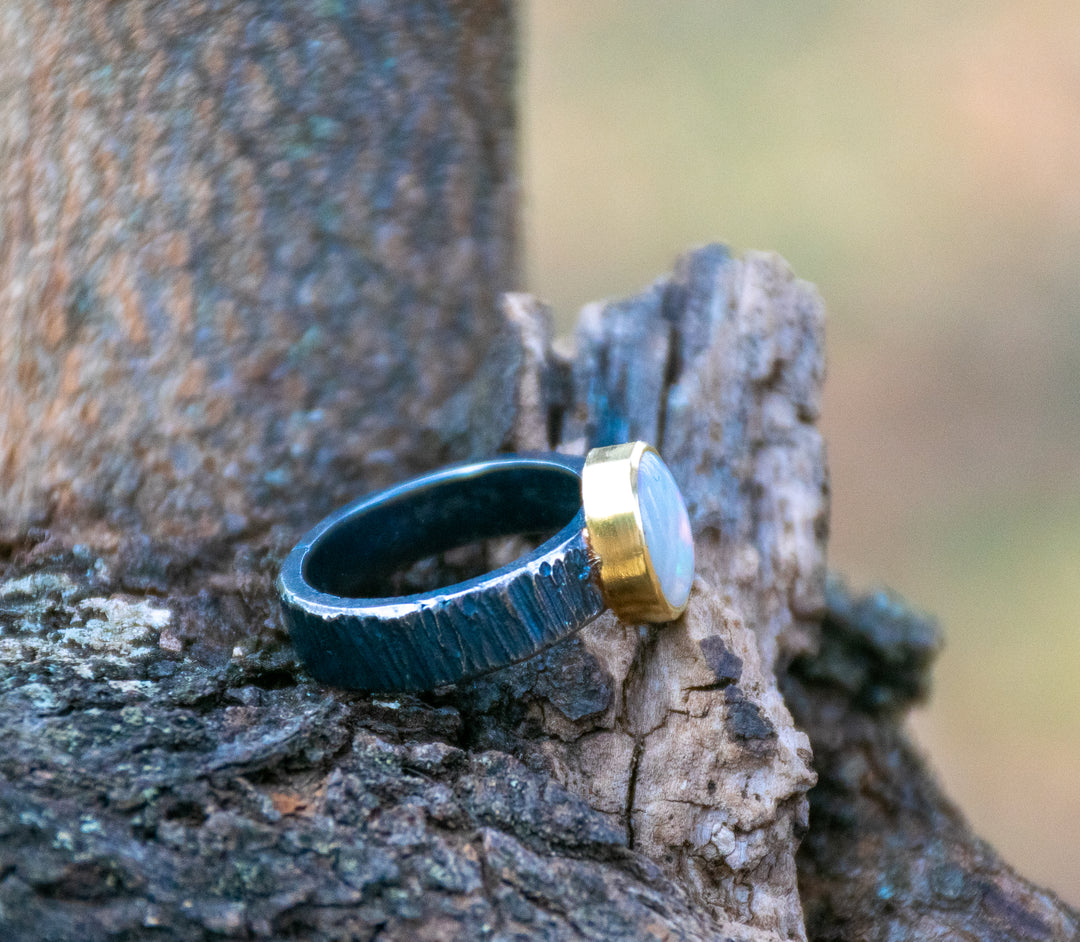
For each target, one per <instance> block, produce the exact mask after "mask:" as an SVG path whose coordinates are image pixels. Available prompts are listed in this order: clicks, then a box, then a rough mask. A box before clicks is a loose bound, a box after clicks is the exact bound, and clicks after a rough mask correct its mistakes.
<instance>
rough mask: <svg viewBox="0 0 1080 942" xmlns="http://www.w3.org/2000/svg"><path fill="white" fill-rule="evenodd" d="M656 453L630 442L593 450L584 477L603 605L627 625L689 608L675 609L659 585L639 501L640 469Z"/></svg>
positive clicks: (671, 615)
mask: <svg viewBox="0 0 1080 942" xmlns="http://www.w3.org/2000/svg"><path fill="white" fill-rule="evenodd" d="M648 452H652V453H653V454H654V455H656V457H657V458H659V459H660V460H661V461H663V460H664V459H663V458H662V457H661V456H660V453H659V452H658V451H657V450H656V449H655V448H653V447H652V445H650V444H648V442H641V441H637V442H625V443H624V444H621V445H608V446H605V447H603V448H594V449H592V450H591V451H590V452H589V453H588V455H586V457H585V467H584V469H583V470H582V473H581V500H582V504H583V505H584V507H585V538H586V541H587V542H588V544H589V549H590V550H591V552H592V554H593V556H594V557H595V559H596V561H597V564H598V567H597V568H598V569H599V573H600V589H601V591H602V592H603V595H604V600H605V601H606V602H607V604H608V605H609V606H610V608H611V610H612V611H613V612H615V614H616V615H618V616H619V617H620V618H622V619H623V620H624V621H631V622H643V621H646V622H667V621H672V620H674V619H676V618H678V617H679V616H680V615H681V614H682V613H683V612H684V611H685V610H686V604H685V603H684V604H683V605H681V606H679V607H676V606H674V605H672V604H671V603H670V602H669V601H668V599H667V596H666V595H664V590H663V588H662V587H661V585H660V579H659V577H658V576H657V574H656V568H655V567H654V566H653V561H652V557H651V556H650V555H649V550H648V547H647V546H646V545H645V526H644V524H643V522H642V519H641V507H640V504H639V502H638V466H639V465H640V464H641V459H642V457H644V455H645V454H646V453H648Z"/></svg>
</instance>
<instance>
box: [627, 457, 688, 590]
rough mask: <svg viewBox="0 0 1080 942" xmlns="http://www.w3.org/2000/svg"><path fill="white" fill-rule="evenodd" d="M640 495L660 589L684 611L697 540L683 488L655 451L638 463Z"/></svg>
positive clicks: (646, 546) (642, 512) (640, 507)
mask: <svg viewBox="0 0 1080 942" xmlns="http://www.w3.org/2000/svg"><path fill="white" fill-rule="evenodd" d="M637 495H638V507H639V509H640V510H641V522H642V525H643V526H644V528H645V548H646V549H647V550H648V552H649V558H650V559H651V560H652V564H653V568H654V569H655V570H656V575H657V577H658V578H659V580H660V588H661V590H663V593H664V596H665V597H666V598H667V600H668V603H669V604H670V605H672V606H674V607H675V608H682V606H683V605H685V604H686V600H687V599H688V598H689V597H690V585H691V583H692V582H693V581H694V537H693V534H692V533H691V532H690V516H689V515H688V514H687V512H686V504H685V503H684V502H683V497H682V494H681V493H680V492H679V485H678V484H676V483H675V479H674V478H673V477H672V476H671V472H670V471H669V470H668V469H667V465H665V464H664V462H663V461H661V460H660V458H659V457H657V455H656V454H655V453H654V452H651V451H647V452H645V454H644V455H642V457H641V461H640V463H639V464H638V472H637Z"/></svg>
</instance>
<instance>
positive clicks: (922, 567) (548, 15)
mask: <svg viewBox="0 0 1080 942" xmlns="http://www.w3.org/2000/svg"><path fill="white" fill-rule="evenodd" d="M522 30H523V43H522V47H523V52H524V62H523V66H524V68H523V81H522V87H521V96H522V110H521V114H522V132H523V140H524V148H523V152H522V171H523V177H524V205H525V232H524V235H525V262H526V271H525V283H526V286H527V287H528V288H529V289H530V290H532V291H534V292H535V293H537V294H540V295H541V296H543V297H544V298H546V299H548V300H549V301H550V302H551V303H552V304H553V305H554V306H555V309H556V312H557V317H558V321H559V326H560V329H561V330H563V331H564V332H568V331H569V330H570V329H571V325H572V323H573V320H574V318H575V316H576V311H577V310H578V308H579V307H580V306H581V305H582V304H583V303H584V302H585V301H588V300H593V299H596V298H601V297H609V296H621V295H626V294H629V293H633V292H635V291H637V290H638V289H640V288H641V287H642V286H643V285H645V284H647V283H648V282H649V281H650V280H651V279H652V278H653V277H654V276H656V275H658V274H660V273H662V272H666V271H668V270H669V269H670V266H671V262H672V260H673V258H674V256H675V255H676V254H677V253H679V252H680V251H682V250H683V249H685V248H687V247H689V246H691V245H694V244H698V243H702V242H707V241H716V240H718V241H723V242H726V243H728V244H729V245H731V246H733V247H734V248H736V249H737V250H741V249H746V248H762V249H773V250H775V251H777V252H779V253H781V254H782V255H783V256H784V257H785V258H787V260H788V261H789V262H790V263H791V265H792V267H793V268H794V269H795V272H796V273H797V274H798V275H799V276H801V277H803V278H806V279H809V280H811V281H813V282H815V283H816V284H817V285H818V287H819V288H820V290H821V293H822V295H823V296H824V298H825V303H826V307H827V309H828V333H829V339H828V344H829V378H828V382H827V393H826V397H825V400H826V401H825V418H824V423H823V424H824V429H825V434H826V436H827V440H828V443H829V456H830V464H831V470H832V480H833V535H832V539H831V543H830V561H831V565H832V566H833V567H834V568H836V569H839V570H840V571H843V572H845V573H847V574H848V575H849V576H850V577H851V579H852V581H854V582H855V583H856V584H861V585H867V584H869V583H872V582H884V583H887V584H889V585H891V586H893V587H894V588H896V589H898V590H900V591H901V592H902V593H904V594H905V595H906V596H907V597H908V598H909V600H911V601H912V602H914V603H916V604H918V605H919V606H921V607H923V608H926V609H928V610H930V611H933V612H935V613H936V614H937V615H938V616H939V617H940V618H941V620H942V622H943V624H944V627H945V630H946V636H947V643H948V647H947V650H946V652H945V653H944V655H943V656H942V657H941V659H940V661H939V663H938V666H937V670H936V673H935V677H936V689H935V695H934V698H933V701H932V703H931V704H930V706H929V707H928V708H926V709H925V710H923V711H920V713H919V714H918V715H916V716H915V717H914V718H913V721H912V728H913V730H914V733H915V735H916V737H917V739H918V740H919V742H920V743H921V744H922V745H923V747H924V748H925V750H926V752H927V753H928V754H929V757H930V761H931V762H932V764H933V766H934V767H935V768H936V770H937V771H938V773H939V775H940V777H941V779H942V780H943V782H944V784H945V786H946V788H947V790H948V791H949V793H950V794H951V795H952V797H953V798H954V799H955V800H956V801H957V803H958V804H959V805H960V806H961V808H962V809H963V810H964V812H965V813H966V814H967V816H968V818H969V819H970V820H971V822H972V823H973V825H974V826H975V828H976V829H977V831H978V832H979V833H980V834H981V835H982V836H984V837H986V838H988V839H989V840H990V841H991V842H992V843H994V844H995V845H996V846H997V847H998V849H999V850H1001V851H1002V853H1003V854H1004V855H1005V857H1006V858H1007V859H1008V860H1009V861H1010V862H1012V863H1013V864H1015V865H1016V866H1017V867H1018V868H1019V869H1020V870H1021V872H1023V873H1025V874H1026V875H1028V876H1030V877H1032V878H1034V879H1036V880H1038V881H1040V882H1042V883H1043V884H1045V885H1048V886H1050V887H1052V888H1054V889H1055V890H1057V892H1058V893H1059V894H1060V895H1061V896H1062V897H1064V898H1065V899H1066V900H1068V901H1070V902H1072V903H1074V904H1080V489H1078V486H1077V485H1078V483H1080V9H1078V8H1077V5H1076V2H1075V0H1046V2H1040V0H1034V2H1033V0H1004V2H994V0H982V2H978V3H976V2H962V0H961V2H954V3H949V4H942V3H940V2H931V0H914V2H912V0H905V2H899V0H894V2H867V0H862V2H856V0H834V2H801V3H791V2H779V0H680V2H678V3H672V2H660V0H592V2H590V3H587V4H578V3H567V2H559V0H531V2H527V3H525V4H524V5H523V7H522Z"/></svg>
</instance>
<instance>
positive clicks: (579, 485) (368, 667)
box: [278, 442, 694, 691]
mask: <svg viewBox="0 0 1080 942" xmlns="http://www.w3.org/2000/svg"><path fill="white" fill-rule="evenodd" d="M553 531H555V532H554V535H552V536H550V537H549V538H548V539H546V540H545V541H544V542H542V543H541V544H540V545H539V546H538V547H537V548H536V549H535V550H533V551H532V552H529V553H526V554H525V555H523V556H520V557H519V558H517V559H515V560H514V561H513V562H511V563H509V564H508V565H506V566H502V567H500V568H498V569H495V570H494V571H492V572H488V573H485V574H483V575H480V576H477V577H476V578H473V579H469V580H466V581H464V582H459V583H457V584H455V585H450V586H446V587H444V588H439V589H435V590H431V591H428V592H420V593H415V594H411V595H404V596H391V597H387V596H385V595H384V594H380V587H385V586H386V584H387V582H388V580H389V577H390V576H391V575H392V574H393V573H395V572H397V571H400V570H401V569H403V568H405V567H406V566H408V565H410V564H412V563H414V562H416V561H418V560H420V559H424V558H426V557H429V556H433V555H436V554H439V553H442V552H446V551H448V550H451V549H453V548H456V547H459V546H465V545H468V544H470V543H475V542H478V541H481V540H488V539H493V538H496V537H503V536H510V535H515V534H528V533H537V532H546V533H552V532H553ZM693 573H694V544H693V538H692V536H691V532H690V520H689V516H688V514H687V511H686V505H685V503H684V502H683V498H682V495H681V493H680V491H679V488H678V486H677V485H676V483H675V481H674V479H673V478H672V476H671V472H670V471H669V470H668V468H667V466H666V465H665V464H664V462H663V461H662V460H661V458H660V456H659V455H658V454H657V453H656V451H655V450H654V449H653V448H652V447H650V446H649V445H647V444H646V443H644V442H629V443H626V444H621V445H612V446H608V447H604V448H595V449H593V450H592V451H590V452H589V454H588V456H587V457H586V458H584V459H582V458H579V457H574V456H570V455H561V454H547V455H503V456H499V457H497V458H492V459H490V460H487V461H474V462H467V463H464V464H458V465H454V466H452V467H448V468H444V469H442V470H440V471H435V472H433V473H431V474H426V475H423V476H422V477H418V478H414V479H413V480H411V481H406V482H405V483H403V484H399V485H397V486H395V487H392V488H389V489H388V490H385V491H381V492H379V493H377V494H373V495H370V496H367V497H362V498H360V499H359V500H356V501H354V502H353V503H351V504H348V505H347V506H345V507H343V508H342V509H341V510H339V511H337V512H336V513H333V514H331V515H330V516H329V517H327V518H326V519H325V520H323V521H322V522H321V523H319V524H318V525H317V526H315V527H314V528H313V529H312V530H311V531H310V532H308V533H307V534H306V535H305V536H304V537H303V539H301V540H300V542H299V543H298V544H297V545H296V547H295V548H294V549H293V550H292V552H291V553H290V554H289V556H288V558H287V559H286V560H285V563H284V565H283V566H282V570H281V574H280V576H279V579H278V591H279V593H280V595H281V603H282V611H283V614H284V618H285V622H286V624H287V625H288V628H289V632H290V635H291V637H292V640H293V644H294V645H295V646H296V649H297V651H298V652H299V654H300V656H301V658H302V659H303V661H304V663H305V664H306V665H307V667H308V669H309V670H310V671H311V673H312V674H313V675H314V676H315V677H316V678H317V679H318V680H321V681H323V682H325V683H328V684H333V685H335V686H340V687H349V688H354V689H360V690H370V691H405V690H414V691H415V690H430V689H433V688H435V687H439V686H443V685H445V684H453V683H458V682H460V681H463V680H469V679H470V678H474V677H477V676H479V675H481V674H485V673H487V672H489V671H493V670H496V669H498V668H500V667H505V666H507V665H509V664H513V663H515V662H517V661H521V660H524V659H525V658H528V657H530V656H532V655H534V654H536V653H538V652H539V651H542V650H543V649H544V648H546V647H549V646H550V645H552V644H554V643H556V642H557V641H561V640H562V639H564V638H566V637H569V636H570V635H572V634H574V633H575V632H577V631H579V630H580V629H581V628H583V627H584V626H585V625H587V624H588V623H589V622H590V621H592V620H593V619H594V618H596V617H597V616H598V615H599V614H600V613H601V612H602V611H604V610H605V609H606V608H608V607H610V608H611V609H612V610H613V611H614V612H615V614H616V615H618V616H619V617H620V618H623V619H624V620H627V621H632V622H665V621H670V620H672V619H674V618H677V617H678V616H679V615H680V614H681V613H682V611H683V610H684V609H685V607H686V604H687V600H688V599H689V596H690V586H691V583H692V581H693Z"/></svg>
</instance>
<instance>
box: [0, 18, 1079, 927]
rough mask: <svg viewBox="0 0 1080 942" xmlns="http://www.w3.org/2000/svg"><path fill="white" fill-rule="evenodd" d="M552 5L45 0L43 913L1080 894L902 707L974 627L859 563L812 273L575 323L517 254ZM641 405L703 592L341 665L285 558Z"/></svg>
mask: <svg viewBox="0 0 1080 942" xmlns="http://www.w3.org/2000/svg"><path fill="white" fill-rule="evenodd" d="M512 29H513V20H512V15H511V11H510V10H509V8H508V7H507V6H506V5H504V4H499V3H492V4H464V3H454V2H449V0H447V2H441V3H440V2H436V0H424V2H415V0H409V2H405V3H396V4H390V3H380V2H372V3H365V4H358V5H356V6H355V7H354V6H352V5H346V4H340V3H336V2H331V0H323V2H318V3H311V2H309V3H292V2H279V3H276V4H272V5H255V4H250V3H239V2H233V3H228V2H226V3H221V4H209V3H205V2H197V0H174V2H171V3H165V4H161V3H149V2H146V0H133V2H129V3H125V4H112V3H106V2H103V0H102V2H98V0H87V2H85V3H81V4H57V5H53V6H52V7H49V8H46V7H45V6H44V5H40V4H35V3H32V2H31V0H17V2H15V3H11V4H8V5H7V6H6V7H5V8H4V10H3V11H2V12H0V48H3V50H4V57H3V59H2V60H0V89H2V92H0V94H2V99H0V108H2V109H3V111H2V114H3V117H4V121H3V124H2V126H0V158H2V160H3V164H2V167H0V186H2V187H3V189H2V199H3V203H2V204H0V205H2V209H0V212H2V213H3V232H4V236H3V244H2V247H0V292H2V293H0V324H2V326H3V336H4V337H5V342H4V343H3V345H2V346H0V396H2V397H3V398H2V400H0V415H2V418H0V422H2V423H4V424H3V425H0V429H2V435H0V461H2V465H0V515H2V519H3V521H4V530H5V532H6V534H7V536H6V543H5V547H6V550H5V556H4V559H3V562H2V563H0V565H2V571H0V628H2V633H0V743H2V750H0V929H2V934H3V937H4V938H5V939H64V940H66V939H88V940H93V939H106V938H170V939H171V938H175V939H189V938H190V939H198V938H204V937H207V936H210V935H220V936H226V937H237V938H305V939H310V938H318V939H323V938H325V939H331V938H357V939H368V938H375V937H379V938H383V939H406V938H407V939H421V940H423V939H447V938H468V939H471V938H489V937H490V938H498V939H512V938H548V939H584V938H590V939H596V938H606V939H642V938H654V939H671V938H678V939H723V938H737V939H753V940H779V939H802V938H805V936H806V928H809V930H810V934H811V936H812V937H814V938H822V939H866V938H888V939H923V938H935V937H937V938H941V937H952V936H963V937H970V938H979V939H982V938H985V939H991V938H1020V939H1028V938H1030V939H1068V938H1076V937H1077V934H1078V928H1077V925H1078V918H1077V915H1076V914H1075V913H1073V912H1071V911H1070V910H1069V909H1068V908H1067V907H1065V906H1064V905H1063V904H1061V903H1060V902H1059V901H1057V900H1056V899H1054V898H1053V897H1052V896H1051V895H1050V894H1047V893H1043V892H1040V891H1038V890H1035V889H1034V888H1032V887H1030V886H1029V885H1028V884H1026V883H1025V882H1024V881H1023V880H1021V879H1020V878H1018V877H1017V876H1015V874H1013V873H1012V872H1011V871H1010V870H1008V868H1007V867H1006V866H1005V865H1004V864H1002V863H1001V862H1000V861H999V860H998V859H997V858H996V857H995V855H994V854H993V852H992V851H990V850H989V848H987V847H986V846H985V845H984V844H982V843H981V842H979V841H978V840H977V839H976V838H975V837H974V836H972V835H971V834H970V832H969V831H968V830H967V828H966V826H965V825H964V824H963V822H962V820H961V819H960V818H959V816H958V815H957V814H956V813H955V811H953V810H952V809H951V808H950V806H949V805H948V803H947V802H946V800H945V799H944V798H943V797H942V796H941V795H940V793H939V792H938V791H937V790H936V788H934V786H933V783H932V782H931V781H930V779H929V778H928V777H927V776H926V773H925V772H924V770H923V769H922V767H921V765H920V764H919V762H918V760H917V759H916V758H915V757H914V756H913V754H912V752H911V750H910V747H908V746H907V745H906V743H905V742H904V740H903V735H902V733H901V732H900V729H899V722H900V719H901V718H902V714H903V709H904V708H905V707H906V705H907V704H908V703H910V702H911V700H912V699H914V698H916V697H917V696H919V695H921V694H922V692H923V691H924V689H925V686H926V671H927V669H928V664H929V661H930V658H931V655H932V652H933V650H935V647H936V644H937V639H936V634H935V631H934V629H933V628H932V626H930V625H929V624H927V623H926V622H925V621H922V620H920V619H918V618H917V617H915V616H913V615H911V614H909V613H907V612H906V610H903V609H902V608H900V607H898V606H897V605H896V604H893V603H889V604H884V603H883V602H882V599H881V598H880V597H875V598H874V599H871V600H868V601H863V602H856V601H853V600H852V599H851V598H850V597H849V596H848V595H847V594H846V593H845V592H844V591H843V590H842V589H841V588H840V587H838V586H836V585H831V586H830V587H829V590H828V592H826V585H825V566H824V559H825V541H826V535H827V477H826V470H825V463H824V453H823V447H822V442H821V437H820V434H819V432H818V430H817V427H816V424H815V423H816V419H817V414H818V402H819V396H820V389H821V382H822V376H823V346H822V327H823V313H822V307H821V304H820V301H819V300H818V298H817V296H816V294H815V292H814V291H813V289H812V288H811V287H810V286H808V285H806V284H805V283H803V282H800V281H798V280H797V279H795V278H794V277H793V276H792V275H791V273H790V272H789V270H788V269H787V267H786V266H785V265H784V263H783V262H782V261H781V260H779V259H778V258H776V257H775V256H768V255H750V256H747V257H746V258H744V259H736V258H733V257H732V256H731V255H730V254H729V253H728V252H726V251H725V250H724V249H723V248H721V247H718V246H713V247H708V248H705V249H701V250H698V251H696V252H693V253H690V254H688V255H687V256H685V257H684V258H683V259H682V260H681V261H680V262H679V263H678V265H677V268H676V271H675V273H674V274H673V275H672V276H671V277H668V278H663V279H660V280H659V281H657V282H656V283H655V284H654V285H653V286H652V287H651V288H650V289H648V290H647V291H645V292H644V293H642V294H641V295H639V296H638V297H635V298H632V299H630V300H628V301H625V302H619V303H612V304H606V305H595V306H592V307H590V308H587V309H586V311H585V312H584V313H583V316H582V320H581V324H580V326H579V329H578V335H577V349H576V353H575V354H574V355H573V357H572V358H564V357H562V356H560V355H558V354H556V353H555V352H554V351H553V350H552V346H551V336H550V331H551V328H550V321H549V319H548V318H547V315H546V313H545V311H544V310H543V308H542V307H541V306H540V305H539V304H538V303H537V302H536V301H534V300H532V299H530V298H528V297H526V296H523V295H507V296H505V297H503V298H502V300H501V301H500V300H499V299H498V298H499V292H500V290H504V289H506V288H509V287H511V286H512V283H513V278H514V269H513V265H514V239H513V235H514V225H513V223H514V216H513V213H514V201H513V196H514V186H515V184H514V175H513V156H514V153H513V113H512V98H511V86H510V83H511V78H512V74H513V37H512ZM632 438H644V439H647V440H649V441H651V442H653V443H654V444H656V445H657V446H658V447H660V448H661V450H662V451H663V453H664V455H665V458H666V460H667V462H668V464H669V465H670V467H671V469H672V471H673V473H674V475H675V477H676V479H677V480H678V481H679V482H680V484H681V486H682V487H683V489H684V493H685V494H686V497H687V502H688V506H689V509H690V513H691V520H692V524H693V527H694V531H695V538H696V543H697V551H698V560H699V565H698V578H697V580H696V582H695V586H694V592H693V595H692V598H691V602H690V606H689V608H688V610H687V612H686V614H685V615H684V616H683V617H682V618H681V619H679V620H678V621H677V622H674V623H672V624H670V625H666V626H662V627H642V626H635V625H626V624H623V623H621V622H619V621H618V620H617V619H615V618H614V617H613V616H611V615H610V614H608V615H605V616H602V617H601V618H600V619H599V620H598V621H596V622H594V623H593V624H592V625H590V626H589V627H587V628H586V629H585V630H583V631H582V632H581V633H580V634H579V635H578V636H577V637H575V638H572V639H570V640H568V641H565V642H563V643H561V644H559V645H557V646H555V647H553V648H551V649H549V650H548V651H546V652H544V653H543V654H541V655H538V656H537V657H535V658H533V659H532V660H530V661H527V662H525V663H523V664H520V665H516V666H514V667H511V668H507V669H505V670H503V671H500V672H498V673H496V674H494V675H491V676H489V677H487V678H484V679H482V680H480V681H478V682H475V683H471V684H468V685H462V686H460V687H457V688H453V687H451V688H445V689H442V690H439V691H435V692H433V693H431V694H425V695H423V696H419V697H413V696H408V697H395V698H386V697H378V696H375V697H372V696H367V695H361V694H355V693H348V692H342V691H335V690H329V689H326V688H322V687H319V686H318V685H316V684H314V683H312V682H311V681H310V680H308V679H307V678H306V676H305V674H304V672H303V669H302V668H301V666H300V665H299V664H298V663H297V662H296V660H295V658H294V655H293V653H292V650H291V648H290V647H289V645H288V639H287V637H285V635H284V633H283V630H282V628H281V624H280V621H279V618H278V614H277V602H276V599H275V596H274V590H273V580H274V577H275V575H276V571H277V567H278V565H279V564H280V561H281V559H282V558H283V556H284V554H285V552H287V550H288V548H289V547H290V545H291V544H292V542H293V541H294V540H295V539H296V538H297V537H298V536H299V535H300V533H301V532H302V531H303V530H304V529H306V528H307V526H309V525H310V524H312V523H314V522H315V521H316V520H317V519H318V517H319V516H320V515H321V514H322V513H324V512H325V511H327V510H328V509H330V508H332V507H333V506H335V505H337V504H339V503H341V502H343V501H345V500H347V499H349V498H351V497H353V496H356V495H357V494H358V493H362V492H363V491H365V490H370V489H372V488H375V487H379V486H383V485H385V484H387V483H390V482H391V481H394V480H397V479H399V478H400V477H402V476H404V475H407V474H408V473H410V472H412V471H415V470H419V469H421V468H427V467H432V466H436V465H438V464H440V463H443V462H445V461H447V460H450V459H453V458H456V457H464V456H467V455H482V454H488V453H491V452H493V451H496V450H500V449H501V450H511V449H517V450H527V449H550V448H558V449H561V450H565V451H571V452H577V453H581V452H583V451H584V450H585V449H586V448H587V447H591V446H594V445H599V444H607V443H610V442H613V441H619V440H627V439H632ZM441 574H442V575H443V576H444V577H446V578H452V577H453V576H454V570H453V567H450V566H449V564H446V563H445V562H444V566H443V569H442V571H441ZM826 613H827V614H826ZM823 616H824V617H823ZM781 691H783V693H782V692H781ZM793 716H794V719H793ZM807 734H809V738H808V736H807ZM811 749H812V750H813V751H811ZM815 777H816V778H817V781H818V784H817V785H816V786H814V782H815ZM808 794H809V796H810V797H809V802H808V798H807V796H808ZM800 841H801V842H802V849H801V850H799V845H800Z"/></svg>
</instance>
